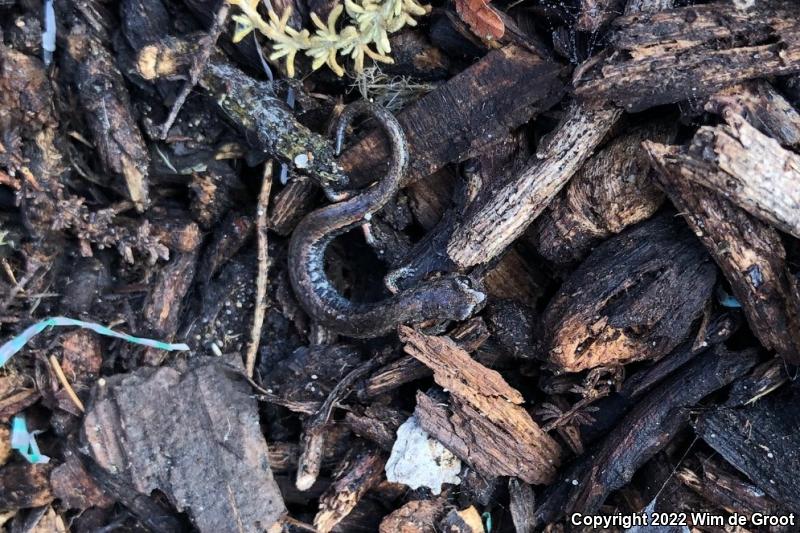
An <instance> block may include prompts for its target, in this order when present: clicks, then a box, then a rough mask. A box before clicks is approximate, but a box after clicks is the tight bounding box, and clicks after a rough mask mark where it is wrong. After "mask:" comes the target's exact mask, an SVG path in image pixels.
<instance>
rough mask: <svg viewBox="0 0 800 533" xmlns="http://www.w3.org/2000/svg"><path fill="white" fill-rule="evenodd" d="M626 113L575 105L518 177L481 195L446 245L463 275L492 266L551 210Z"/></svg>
mask: <svg viewBox="0 0 800 533" xmlns="http://www.w3.org/2000/svg"><path fill="white" fill-rule="evenodd" d="M620 116H622V111H620V110H618V109H612V108H592V107H589V106H585V105H582V104H580V103H573V104H572V105H570V107H569V109H568V110H567V112H566V115H565V117H564V119H563V120H562V122H561V124H560V125H559V126H558V128H557V129H556V131H555V133H554V134H553V135H552V136H551V137H550V138H549V139H548V140H547V141H545V142H543V143H542V145H541V146H540V147H539V149H538V150H537V153H536V155H534V156H533V157H532V158H531V159H530V160H529V162H528V166H526V167H525V168H524V169H523V170H522V171H521V172H520V173H518V174H516V175H514V176H513V178H512V179H510V180H508V182H507V183H504V184H502V185H501V186H499V187H496V188H492V190H489V191H486V192H485V194H482V195H481V196H480V197H479V198H478V199H477V200H476V201H475V202H474V203H473V204H472V205H471V206H470V207H469V209H468V210H467V212H466V214H465V216H464V220H463V222H461V223H460V224H459V225H458V227H457V228H456V229H455V231H454V232H453V235H452V236H451V237H450V238H449V239H448V241H447V245H446V248H447V258H448V259H449V260H450V261H451V262H452V263H453V264H454V265H455V266H456V268H457V269H459V270H465V269H469V268H471V267H473V266H475V265H481V264H485V263H488V262H489V261H491V260H492V259H493V258H495V257H497V256H498V255H500V254H501V253H502V252H503V251H504V250H505V249H506V247H508V245H509V244H511V242H513V241H514V240H515V239H516V238H517V237H519V236H520V235H521V234H522V233H523V232H524V231H525V229H526V228H527V227H528V225H529V224H530V223H531V222H532V221H533V220H534V219H535V218H536V217H537V216H538V215H539V214H540V213H541V212H542V211H543V210H544V209H545V207H547V205H548V204H549V203H550V201H551V200H552V199H553V198H554V197H555V195H556V194H558V192H559V191H560V190H561V188H562V187H563V186H564V185H565V184H566V183H567V181H568V180H569V179H570V178H571V177H572V176H573V174H574V173H575V172H576V171H577V170H578V169H579V168H580V167H581V165H582V164H583V163H584V162H585V161H586V159H588V157H589V156H590V155H591V154H592V152H593V151H594V149H595V148H596V147H597V146H598V145H599V144H600V142H601V141H602V140H603V138H604V137H605V136H606V134H607V133H608V132H609V131H610V129H611V128H612V127H613V125H614V124H616V122H617V120H618V119H619V117H620Z"/></svg>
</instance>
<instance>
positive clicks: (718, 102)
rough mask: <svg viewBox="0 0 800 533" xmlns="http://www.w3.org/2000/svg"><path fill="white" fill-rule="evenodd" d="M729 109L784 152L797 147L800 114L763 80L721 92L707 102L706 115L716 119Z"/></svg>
mask: <svg viewBox="0 0 800 533" xmlns="http://www.w3.org/2000/svg"><path fill="white" fill-rule="evenodd" d="M725 108H729V109H732V110H734V111H735V112H736V113H737V114H739V115H741V116H743V117H744V118H745V119H746V120H747V121H748V122H749V123H750V124H752V125H753V126H755V127H756V128H758V130H759V131H760V132H761V133H763V134H764V135H767V136H768V137H772V138H773V139H776V140H778V141H779V142H780V143H781V144H782V145H783V146H785V147H787V148H797V147H798V146H800V113H798V111H797V109H795V108H794V107H793V106H792V104H790V103H789V102H788V101H787V100H786V98H784V97H783V95H782V94H781V93H779V92H778V91H776V90H775V88H774V87H772V85H770V84H769V83H768V82H766V81H764V80H756V81H750V82H746V83H742V84H740V85H734V86H733V87H729V88H727V89H724V90H722V91H720V92H718V93H716V94H714V95H712V96H711V98H709V99H708V102H707V103H706V105H705V109H706V110H707V111H712V112H714V113H717V114H718V115H721V114H722V111H723V109H725Z"/></svg>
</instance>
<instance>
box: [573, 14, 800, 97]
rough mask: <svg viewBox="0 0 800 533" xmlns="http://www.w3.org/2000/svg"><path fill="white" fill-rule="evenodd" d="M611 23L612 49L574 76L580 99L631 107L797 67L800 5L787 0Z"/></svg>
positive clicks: (705, 92)
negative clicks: (576, 77) (612, 28)
mask: <svg viewBox="0 0 800 533" xmlns="http://www.w3.org/2000/svg"><path fill="white" fill-rule="evenodd" d="M613 27H614V28H615V29H614V32H613V34H612V36H611V45H610V50H609V51H608V52H607V53H606V55H605V57H604V59H603V60H602V61H600V62H598V64H597V65H595V66H594V67H592V68H590V69H588V70H587V71H586V72H584V73H583V76H582V77H581V79H580V80H578V81H577V83H576V93H577V95H578V96H579V97H580V98H582V99H586V100H591V101H606V102H608V101H611V102H614V103H616V104H617V105H620V106H623V107H624V108H625V109H626V110H628V111H634V112H635V111H641V110H643V109H647V108H649V107H654V106H657V105H662V104H668V103H674V102H680V101H683V100H688V99H693V98H699V97H703V96H708V95H710V94H712V93H714V92H716V91H718V90H720V89H722V88H724V87H726V86H729V85H733V84H736V83H740V82H742V81H745V80H748V79H752V78H758V77H765V76H773V75H782V74H791V73H793V72H798V71H800V5H798V4H797V3H796V2H792V1H786V0H759V2H758V8H756V9H750V10H740V9H737V7H736V6H735V5H733V3H728V2H718V3H712V4H708V5H691V6H687V7H682V8H677V9H672V10H667V11H662V12H658V13H649V14H634V15H628V16H623V17H620V18H618V19H616V20H615V21H614V23H613Z"/></svg>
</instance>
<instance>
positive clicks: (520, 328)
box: [486, 300, 538, 359]
mask: <svg viewBox="0 0 800 533" xmlns="http://www.w3.org/2000/svg"><path fill="white" fill-rule="evenodd" d="M537 319H538V316H537V313H536V311H535V310H534V309H532V308H530V307H527V306H525V305H521V304H519V303H517V302H515V301H513V300H500V301H498V302H490V303H489V305H488V306H487V309H486V320H487V322H488V327H489V331H490V332H491V334H492V339H493V340H494V341H495V342H497V343H498V344H499V345H500V346H501V347H502V348H503V349H505V350H507V351H508V352H509V353H510V354H511V355H513V356H514V357H519V358H521V359H530V358H532V357H533V356H534V353H533V352H534V349H533V348H534V345H535V338H534V332H535V330H536V327H535V324H536V321H537Z"/></svg>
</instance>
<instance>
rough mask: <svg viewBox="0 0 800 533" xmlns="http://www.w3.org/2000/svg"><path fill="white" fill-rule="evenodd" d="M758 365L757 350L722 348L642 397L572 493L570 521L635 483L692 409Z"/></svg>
mask: <svg viewBox="0 0 800 533" xmlns="http://www.w3.org/2000/svg"><path fill="white" fill-rule="evenodd" d="M756 361H757V354H756V352H755V351H753V350H750V351H744V352H729V351H727V350H726V349H724V348H722V347H719V346H718V347H715V348H714V349H713V350H711V351H709V352H707V353H705V354H703V355H701V356H699V357H698V358H696V359H695V360H694V361H692V362H691V363H690V364H689V365H687V366H686V367H684V368H683V369H682V370H680V371H679V372H677V373H676V374H675V375H674V376H673V377H671V378H670V379H669V380H668V381H666V382H665V383H663V384H662V385H660V386H659V387H657V388H656V389H655V390H653V392H651V393H650V394H648V395H647V396H645V397H644V398H642V400H641V402H640V403H639V404H638V405H637V406H636V407H635V408H634V409H633V410H632V411H631V412H630V413H628V414H627V415H626V416H625V418H624V419H622V421H620V423H619V424H618V425H617V427H616V428H614V430H613V431H612V432H611V433H609V435H608V437H606V439H605V441H604V442H603V443H602V445H601V446H600V447H599V449H598V450H597V451H596V453H594V454H592V458H591V466H590V467H589V468H588V470H586V471H585V472H584V473H583V474H582V475H581V477H580V479H578V484H577V485H576V486H575V487H573V489H572V491H571V493H570V500H569V502H568V504H567V507H566V510H565V511H566V514H567V516H569V515H570V514H571V513H573V512H580V513H584V514H591V513H595V512H597V510H598V509H599V508H600V506H601V505H602V504H603V502H604V501H605V499H606V497H607V496H608V495H609V494H610V493H611V492H612V491H614V490H616V489H618V488H620V487H622V486H623V485H625V484H626V483H627V482H628V481H630V480H631V478H632V477H633V474H634V473H635V472H636V470H638V469H639V467H641V466H642V465H643V464H644V463H645V462H646V461H647V460H648V459H650V458H651V457H652V456H653V455H655V454H656V453H657V452H658V451H659V450H661V449H662V448H663V447H664V446H666V445H667V444H668V443H669V441H670V440H672V437H674V436H675V434H676V433H677V432H678V430H679V429H680V428H682V427H684V425H686V424H687V423H688V418H689V417H688V415H689V413H688V410H687V409H688V408H690V407H692V406H694V405H695V404H696V403H697V402H699V401H700V400H701V399H703V398H704V397H706V396H708V395H709V394H711V393H712V392H714V391H716V390H718V389H720V388H722V387H724V386H725V385H728V384H729V383H731V382H732V381H734V380H735V379H736V378H738V377H739V376H742V375H744V374H745V373H746V372H747V371H748V370H750V369H751V368H752V367H753V366H754V365H755V364H756Z"/></svg>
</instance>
